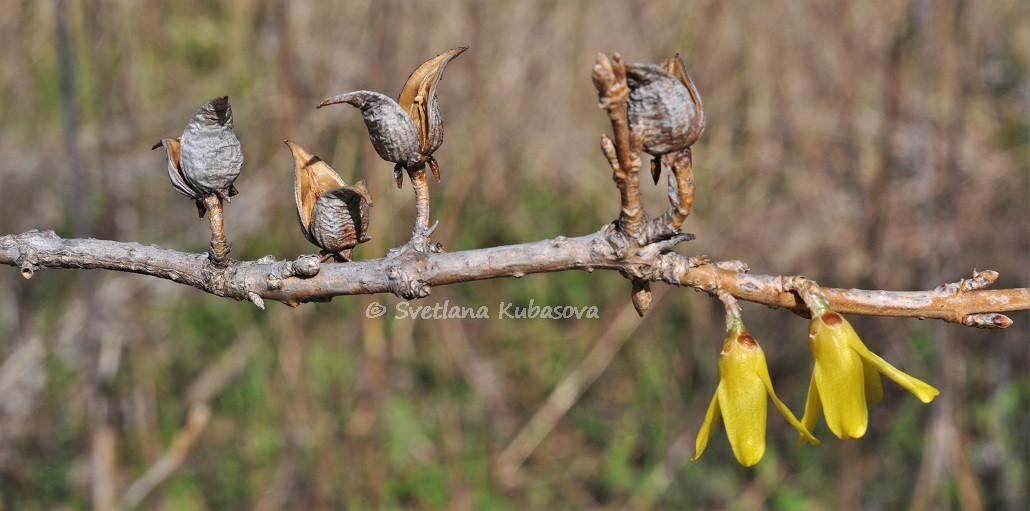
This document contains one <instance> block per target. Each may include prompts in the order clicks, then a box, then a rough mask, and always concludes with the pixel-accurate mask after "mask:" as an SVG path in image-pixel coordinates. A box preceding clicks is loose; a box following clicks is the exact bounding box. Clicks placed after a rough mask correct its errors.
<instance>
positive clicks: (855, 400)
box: [798, 304, 940, 445]
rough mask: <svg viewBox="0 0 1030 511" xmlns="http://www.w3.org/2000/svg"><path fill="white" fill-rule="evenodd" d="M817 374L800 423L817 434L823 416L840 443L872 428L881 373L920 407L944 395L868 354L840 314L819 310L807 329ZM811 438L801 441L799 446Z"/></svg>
mask: <svg viewBox="0 0 1030 511" xmlns="http://www.w3.org/2000/svg"><path fill="white" fill-rule="evenodd" d="M808 330H809V332H808V342H809V345H810V346H811V347H812V355H813V356H814V357H815V369H814V370H813V371H812V381H811V383H810V384H809V386H808V400H807V402H806V403H805V415H804V417H802V419H801V422H802V423H803V424H804V426H805V428H806V429H808V430H809V431H812V430H813V429H814V428H815V425H816V423H817V422H818V421H819V415H820V411H821V412H822V414H823V415H824V416H825V417H826V425H827V426H829V428H830V431H832V432H833V434H834V435H837V437H838V438H842V439H846V438H859V437H861V436H862V435H864V434H865V432H866V427H867V425H868V422H869V414H868V410H867V405H870V404H873V403H876V402H878V401H879V400H880V398H881V397H883V387H882V385H881V382H880V373H883V374H885V375H887V377H888V378H890V379H892V380H894V381H895V382H896V383H897V384H898V385H901V386H902V387H904V388H905V389H907V390H908V391H909V392H911V393H913V394H915V395H916V397H918V398H919V400H920V401H922V402H924V403H929V402H930V401H933V398H934V397H936V396H937V395H938V394H940V392H939V391H938V390H937V389H935V388H933V387H932V386H930V385H928V384H926V383H924V382H922V381H920V380H917V379H916V378H913V377H911V376H909V375H907V374H905V373H903V372H901V371H900V370H898V369H897V368H896V367H894V366H892V365H890V364H889V363H887V361H886V360H884V359H882V358H880V357H879V356H878V355H876V354H875V353H873V352H872V351H869V348H867V347H866V346H865V344H863V343H862V340H861V339H859V337H858V334H857V333H855V329H854V328H852V327H851V324H850V323H848V321H847V320H846V319H844V317H843V316H841V315H840V314H837V313H836V312H834V311H832V310H830V309H829V308H826V307H823V306H822V304H817V306H816V307H815V308H814V309H813V314H812V322H811V323H810V324H809V328H808ZM807 440H808V438H807V437H805V436H804V435H802V436H800V437H798V444H799V445H800V444H803V443H805V441H807Z"/></svg>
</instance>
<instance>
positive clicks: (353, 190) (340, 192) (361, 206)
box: [286, 140, 372, 260]
mask: <svg viewBox="0 0 1030 511" xmlns="http://www.w3.org/2000/svg"><path fill="white" fill-rule="evenodd" d="M286 145H288V146H289V147H290V151H291V152H292V153H293V161H294V200H295V201H296V204H297V219H298V220H299V222H300V229H301V232H302V233H304V237H305V238H307V240H308V241H310V242H311V243H312V244H314V245H316V246H318V247H319V248H321V249H322V250H324V251H325V252H326V253H328V254H333V255H334V256H336V258H337V259H338V260H345V259H349V252H350V249H351V248H354V247H355V246H357V245H358V244H359V243H364V242H365V241H368V240H369V238H368V237H367V235H366V233H367V232H368V221H369V213H370V211H369V209H370V208H371V206H372V199H371V197H370V196H369V193H368V189H367V188H366V187H365V181H364V180H362V181H360V182H358V183H357V184H356V185H354V186H348V185H347V184H346V183H345V182H344V181H343V179H341V178H340V176H339V174H337V173H336V171H334V170H333V169H332V168H331V167H330V166H329V165H328V164H326V163H325V162H324V161H322V159H321V158H319V157H317V156H315V155H313V154H311V153H309V152H307V151H306V150H304V148H302V147H300V146H298V145H297V144H294V143H293V142H291V141H289V140H287V141H286Z"/></svg>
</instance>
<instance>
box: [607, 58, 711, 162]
mask: <svg viewBox="0 0 1030 511" xmlns="http://www.w3.org/2000/svg"><path fill="white" fill-rule="evenodd" d="M626 82H627V84H628V85H629V88H630V94H629V107H628V112H627V114H628V117H629V124H630V128H631V129H632V130H633V133H634V135H636V136H638V137H641V141H642V142H643V146H644V151H646V152H647V153H648V154H651V155H654V156H661V155H663V154H666V153H671V152H674V151H679V150H682V149H685V148H687V147H689V146H690V145H692V144H693V143H694V142H696V141H697V139H698V137H700V136H701V131H702V130H703V129H704V126H703V123H702V122H700V115H701V110H700V106H699V105H697V104H695V103H694V100H693V97H692V96H691V94H690V90H688V89H687V87H686V86H685V85H684V84H683V83H682V82H681V81H680V80H679V79H678V78H676V77H675V76H673V75H672V74H671V73H669V72H668V71H666V70H665V69H663V68H662V67H661V66H659V65H657V64H629V65H628V66H626Z"/></svg>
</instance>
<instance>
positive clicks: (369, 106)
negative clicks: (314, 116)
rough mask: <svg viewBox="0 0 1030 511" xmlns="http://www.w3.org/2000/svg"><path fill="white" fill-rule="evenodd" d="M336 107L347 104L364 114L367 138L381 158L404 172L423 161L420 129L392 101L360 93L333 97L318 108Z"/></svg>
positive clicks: (368, 93) (367, 93) (376, 93)
mask: <svg viewBox="0 0 1030 511" xmlns="http://www.w3.org/2000/svg"><path fill="white" fill-rule="evenodd" d="M337 103H347V104H349V105H353V106H355V107H357V108H358V109H360V110H361V117H362V119H364V121H365V127H367V128H368V138H369V139H370V140H371V141H372V146H373V147H375V149H376V153H378V154H379V157H380V158H382V159H384V160H386V161H389V162H393V163H396V164H399V165H401V166H403V167H405V168H413V167H415V166H417V165H418V164H419V163H420V162H421V161H422V154H421V153H420V152H419V142H418V129H417V128H415V123H414V122H413V121H412V120H411V116H410V115H408V114H407V112H405V111H404V109H402V108H401V107H400V105H398V104H397V102H396V101H394V100H393V99H392V98H390V97H389V96H386V95H383V94H380V93H378V92H372V91H367V90H359V91H354V92H348V93H346V94H340V95H338V96H333V97H331V98H329V99H327V100H325V101H323V102H322V103H320V104H319V105H318V107H317V108H322V107H323V106H327V105H334V104H337Z"/></svg>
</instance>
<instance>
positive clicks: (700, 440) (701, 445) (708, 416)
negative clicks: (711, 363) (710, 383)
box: [690, 383, 722, 461]
mask: <svg viewBox="0 0 1030 511" xmlns="http://www.w3.org/2000/svg"><path fill="white" fill-rule="evenodd" d="M719 386H720V387H721V386H722V383H719ZM718 420H719V389H718V387H717V388H716V389H715V395H714V396H712V402H711V403H710V404H709V405H708V412H706V413H705V420H704V422H702V423H701V430H700V431H698V432H697V440H695V441H694V457H693V458H690V461H695V460H697V459H698V458H700V457H701V454H702V453H704V452H705V447H706V446H707V445H708V439H710V438H712V431H713V430H714V429H715V422H716V421H718Z"/></svg>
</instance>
